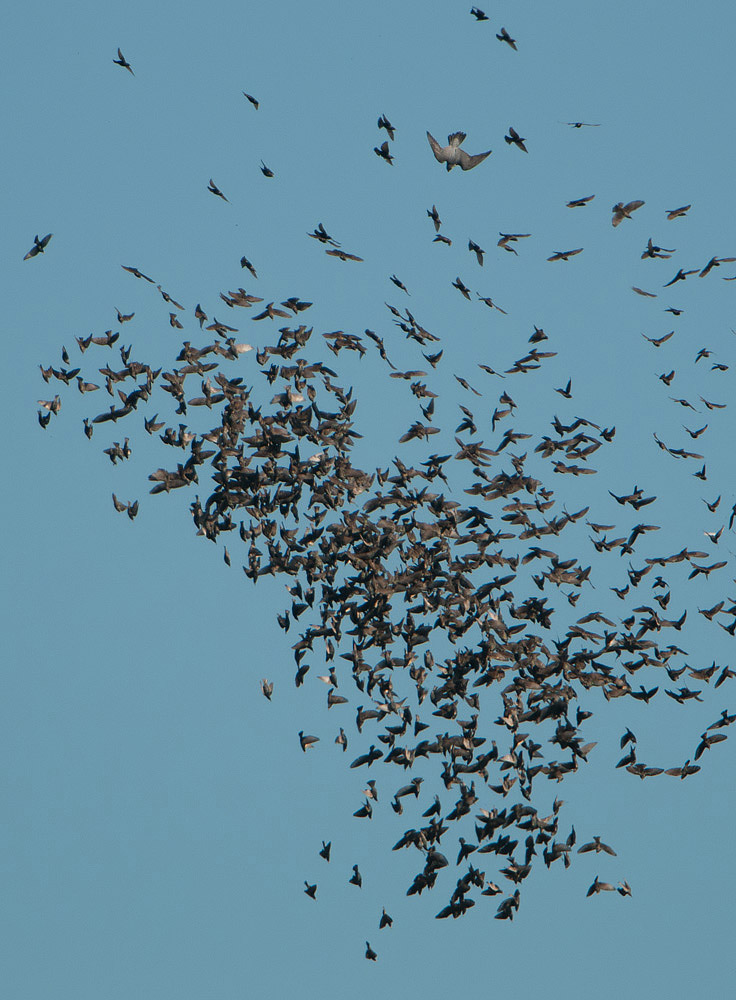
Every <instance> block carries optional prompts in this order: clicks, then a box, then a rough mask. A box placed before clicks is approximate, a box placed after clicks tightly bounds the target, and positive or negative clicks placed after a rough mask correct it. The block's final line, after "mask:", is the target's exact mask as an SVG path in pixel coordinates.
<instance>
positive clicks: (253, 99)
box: [243, 91, 259, 111]
mask: <svg viewBox="0 0 736 1000" xmlns="http://www.w3.org/2000/svg"><path fill="white" fill-rule="evenodd" d="M243 97H246V98H247V99H248V100H249V101H250V103H251V104H252V105H253V107H254V108H255V109H256V111H257V110H258V104H259V102H258V101H257V100H256V99H255V97H253V96H252V95H251V94H246V92H245V91H243Z"/></svg>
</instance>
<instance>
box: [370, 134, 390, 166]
mask: <svg viewBox="0 0 736 1000" xmlns="http://www.w3.org/2000/svg"><path fill="white" fill-rule="evenodd" d="M373 152H374V153H375V154H376V156H380V157H381V159H382V160H385V161H386V163H390V164H392V165H393V162H394V158H393V156H392V155H391V154H390V153H389V151H388V139H387V140H386V141H385V142H382V143H381V145H380V146H374V147H373Z"/></svg>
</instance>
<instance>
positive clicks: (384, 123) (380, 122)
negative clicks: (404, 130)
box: [378, 115, 396, 142]
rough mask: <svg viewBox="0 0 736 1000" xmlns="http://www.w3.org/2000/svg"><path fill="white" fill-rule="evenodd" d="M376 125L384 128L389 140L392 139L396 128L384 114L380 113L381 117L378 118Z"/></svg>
mask: <svg viewBox="0 0 736 1000" xmlns="http://www.w3.org/2000/svg"><path fill="white" fill-rule="evenodd" d="M378 127H379V128H385V129H386V131H387V132H388V137H389V139H390V140H391V142H393V141H394V133H395V132H396V129H395V128H394V126H393V125H392V124H391V122H390V121H389V120H388V118H387V117H386V116H385V115H381V117H380V118H379V119H378Z"/></svg>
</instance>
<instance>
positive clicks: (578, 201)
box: [567, 194, 595, 208]
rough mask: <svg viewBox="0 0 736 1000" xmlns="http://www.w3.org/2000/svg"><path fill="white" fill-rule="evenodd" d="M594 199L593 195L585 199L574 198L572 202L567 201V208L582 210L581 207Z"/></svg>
mask: <svg viewBox="0 0 736 1000" xmlns="http://www.w3.org/2000/svg"><path fill="white" fill-rule="evenodd" d="M594 198H595V195H594V194H589V195H588V197H587V198H575V199H574V200H573V201H568V203H567V207H568V208H583V206H585V205H587V204H588V202H590V201H592V200H593V199H594Z"/></svg>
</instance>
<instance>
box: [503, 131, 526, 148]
mask: <svg viewBox="0 0 736 1000" xmlns="http://www.w3.org/2000/svg"><path fill="white" fill-rule="evenodd" d="M504 140H505V141H506V142H507V143H508V144H509V146H510V145H511V144H512V143H513V145H514V146H518V147H519V149H523V150H524V152H525V153H528V152H529V150H528V149H527V148H526V146H525V145H524V141H525V140H524V138H523V137H522V136H520V135H519V133H518V132H517V131H516V129H515V128H513V126H511V125H509V134H508V135H505V136H504Z"/></svg>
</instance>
